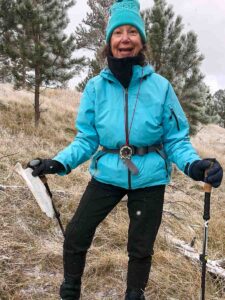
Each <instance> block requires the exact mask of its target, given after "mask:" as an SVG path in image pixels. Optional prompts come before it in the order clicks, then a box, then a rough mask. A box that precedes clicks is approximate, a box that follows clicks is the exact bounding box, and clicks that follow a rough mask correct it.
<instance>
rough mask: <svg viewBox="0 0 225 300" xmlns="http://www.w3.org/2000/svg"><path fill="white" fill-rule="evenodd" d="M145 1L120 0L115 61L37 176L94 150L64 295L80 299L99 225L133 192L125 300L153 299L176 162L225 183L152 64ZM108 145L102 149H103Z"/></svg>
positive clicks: (111, 26)
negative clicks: (71, 134)
mask: <svg viewBox="0 0 225 300" xmlns="http://www.w3.org/2000/svg"><path fill="white" fill-rule="evenodd" d="M139 9H140V6H139V2H138V1H137V0H133V1H129V0H127V1H119V0H118V1H116V2H115V3H114V4H113V5H112V7H111V16H110V19H109V23H108V27H107V31H106V41H107V47H106V51H105V52H106V54H107V60H108V68H106V69H104V70H102V72H101V73H100V74H99V75H98V76H96V77H94V78H92V79H91V80H90V81H89V82H88V83H87V86H86V88H85V90H84V93H83V96H82V99H81V104H80V109H79V113H78V116H77V121H76V127H77V130H78V133H77V136H76V138H75V140H74V141H73V142H72V143H71V144H70V145H69V146H68V147H66V148H65V149H64V150H62V151H61V152H59V153H58V155H57V156H56V157H54V159H53V160H51V159H44V160H41V162H40V164H39V165H38V166H36V167H35V169H34V171H33V175H34V176H39V175H42V174H52V173H58V174H61V175H65V174H68V173H69V172H70V171H71V170H72V169H74V168H76V167H77V166H78V165H80V164H81V163H83V162H85V161H87V160H88V159H89V158H90V157H91V156H92V155H93V154H94V155H93V157H92V160H91V165H90V173H91V176H92V179H91V181H90V182H89V183H88V186H87V188H86V190H85V192H84V194H83V197H82V199H81V201H80V204H79V206H78V209H77V211H76V213H75V215H74V217H73V218H72V220H71V222H70V223H69V225H68V226H67V229H66V237H65V242H64V281H63V283H62V285H61V288H60V296H61V298H62V299H63V300H75V299H80V289H81V277H82V274H83V270H84V266H85V257H86V253H87V250H88V249H89V247H90V245H91V242H92V239H93V236H94V233H95V230H96V227H97V226H98V225H99V223H100V222H101V221H102V220H103V219H104V218H105V217H106V216H107V215H108V213H109V212H110V211H111V210H112V209H113V208H114V207H115V206H116V205H117V203H118V202H119V201H120V200H121V199H122V198H123V196H124V195H127V196H128V204H127V206H128V213H129V218H130V224H129V231H128V244H127V250H128V255H129V262H128V272H127V290H126V293H125V299H127V300H129V299H130V300H131V299H132V300H134V299H145V297H144V290H145V287H146V285H147V282H148V278H149V272H150V267H151V260H152V255H153V246H154V242H155V238H156V235H157V232H158V229H159V226H160V222H161V218H162V210H163V201H164V192H165V185H166V184H168V183H169V181H170V174H171V163H172V162H173V163H175V164H176V165H177V166H178V168H179V169H180V170H182V171H183V172H184V173H185V174H187V175H188V176H190V177H191V178H193V179H194V180H201V181H205V182H208V183H211V184H212V185H213V186H214V187H218V186H219V185H220V183H221V180H222V175H223V171H222V168H221V166H220V165H219V163H218V162H217V161H215V163H214V165H213V166H212V168H211V169H210V171H209V172H208V175H207V177H205V175H204V174H205V170H207V169H208V168H209V167H210V164H211V161H210V159H203V160H201V159H200V157H199V156H198V154H197V153H196V151H195V150H194V148H193V147H192V145H191V143H190V141H189V136H188V122H187V119H186V117H185V115H184V112H183V110H182V108H181V106H180V104H179V101H178V99H177V97H176V95H175V93H174V91H173V88H172V86H171V85H170V83H169V82H168V81H167V80H166V79H165V78H163V77H162V76H160V75H158V74H156V73H154V71H153V69H152V67H151V66H150V65H148V64H146V63H145V59H144V54H143V49H144V48H145V43H146V35H145V29H144V22H143V20H142V18H141V16H140V12H139ZM99 146H101V149H99V150H97V149H98V147H99Z"/></svg>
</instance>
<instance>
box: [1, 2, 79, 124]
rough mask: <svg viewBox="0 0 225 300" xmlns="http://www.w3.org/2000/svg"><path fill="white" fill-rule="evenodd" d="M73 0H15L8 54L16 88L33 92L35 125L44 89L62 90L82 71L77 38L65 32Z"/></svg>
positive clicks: (7, 46)
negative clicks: (78, 57)
mask: <svg viewBox="0 0 225 300" xmlns="http://www.w3.org/2000/svg"><path fill="white" fill-rule="evenodd" d="M73 4H74V1H71V0H64V1H62V0H49V1H45V0H15V14H14V17H15V23H16V26H15V27H14V28H13V30H11V32H10V39H9V42H8V43H6V46H5V48H6V49H7V50H6V52H7V54H8V56H9V57H10V59H11V60H12V74H13V77H14V80H15V87H16V88H21V87H22V88H24V87H26V88H28V89H33V90H34V93H35V99H34V102H35V105H34V106H35V125H36V126H37V125H38V123H39V119H40V101H39V98H40V92H41V88H42V87H44V86H45V87H60V86H62V85H64V84H65V82H67V81H68V80H69V79H71V78H72V77H73V76H74V75H75V74H76V73H77V72H78V71H79V70H80V68H81V66H82V62H83V58H81V59H74V58H72V55H73V51H74V49H75V38H74V35H70V36H67V35H66V34H65V33H64V29H65V28H66V27H67V25H68V23H69V20H68V17H67V10H68V8H69V7H71V6H72V5H73Z"/></svg>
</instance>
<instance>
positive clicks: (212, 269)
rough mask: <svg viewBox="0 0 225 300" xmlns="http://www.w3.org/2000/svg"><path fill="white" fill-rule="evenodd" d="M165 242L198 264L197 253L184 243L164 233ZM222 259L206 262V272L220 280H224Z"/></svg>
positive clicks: (224, 272)
mask: <svg viewBox="0 0 225 300" xmlns="http://www.w3.org/2000/svg"><path fill="white" fill-rule="evenodd" d="M165 238H166V240H167V241H168V242H169V243H170V244H172V245H173V246H174V247H175V248H176V249H177V250H178V251H179V252H180V253H181V254H183V255H184V256H185V257H187V258H190V259H191V260H192V261H193V262H195V263H196V262H197V263H200V260H199V253H197V252H196V251H195V249H194V248H192V247H191V246H190V245H188V244H187V243H185V242H184V241H182V240H179V239H177V238H175V237H174V236H173V235H172V234H170V233H166V235H165ZM224 261H225V260H224V259H220V260H210V259H208V261H207V271H208V272H209V273H210V274H212V275H214V276H218V277H220V278H222V279H225V269H224V268H223V266H224Z"/></svg>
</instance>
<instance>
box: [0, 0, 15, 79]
mask: <svg viewBox="0 0 225 300" xmlns="http://www.w3.org/2000/svg"><path fill="white" fill-rule="evenodd" d="M14 4H15V3H14V1H7V0H0V81H1V82H11V81H12V74H11V69H10V66H11V64H10V59H9V57H8V55H7V53H6V52H7V51H6V47H5V44H6V42H7V41H9V40H10V37H11V34H10V30H12V28H13V27H15V20H14Z"/></svg>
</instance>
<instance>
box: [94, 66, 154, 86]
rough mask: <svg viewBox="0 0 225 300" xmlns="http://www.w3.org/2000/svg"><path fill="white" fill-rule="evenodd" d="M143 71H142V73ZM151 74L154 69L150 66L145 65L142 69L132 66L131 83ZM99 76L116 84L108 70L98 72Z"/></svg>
mask: <svg viewBox="0 0 225 300" xmlns="http://www.w3.org/2000/svg"><path fill="white" fill-rule="evenodd" d="M142 69H143V71H142ZM152 73H154V69H153V67H152V66H150V65H149V64H147V65H146V66H144V67H142V66H139V65H135V66H133V76H132V81H133V80H137V79H141V77H143V78H144V77H146V76H150V75H151V74H152ZM100 76H102V77H103V78H105V79H106V80H108V81H113V82H118V81H117V79H116V78H115V76H114V75H113V74H112V72H111V71H110V69H109V68H105V69H103V70H102V71H101V72H100Z"/></svg>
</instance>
